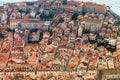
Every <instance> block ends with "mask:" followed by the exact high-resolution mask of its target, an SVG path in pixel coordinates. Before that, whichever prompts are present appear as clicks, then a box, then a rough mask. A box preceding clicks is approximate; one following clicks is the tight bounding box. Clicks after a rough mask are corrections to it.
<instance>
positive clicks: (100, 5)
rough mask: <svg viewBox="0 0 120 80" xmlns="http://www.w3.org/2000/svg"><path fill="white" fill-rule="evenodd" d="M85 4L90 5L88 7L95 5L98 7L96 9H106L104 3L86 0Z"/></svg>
mask: <svg viewBox="0 0 120 80" xmlns="http://www.w3.org/2000/svg"><path fill="white" fill-rule="evenodd" d="M85 5H86V6H90V7H95V8H98V9H103V10H105V9H106V6H105V5H102V4H96V3H93V2H86V3H85Z"/></svg>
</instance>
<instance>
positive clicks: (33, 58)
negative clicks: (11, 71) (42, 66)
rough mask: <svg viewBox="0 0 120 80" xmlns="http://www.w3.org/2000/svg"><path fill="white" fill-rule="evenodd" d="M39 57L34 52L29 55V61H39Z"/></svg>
mask: <svg viewBox="0 0 120 80" xmlns="http://www.w3.org/2000/svg"><path fill="white" fill-rule="evenodd" d="M37 59H38V57H37V55H36V54H32V55H31V56H30V57H28V61H37Z"/></svg>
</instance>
